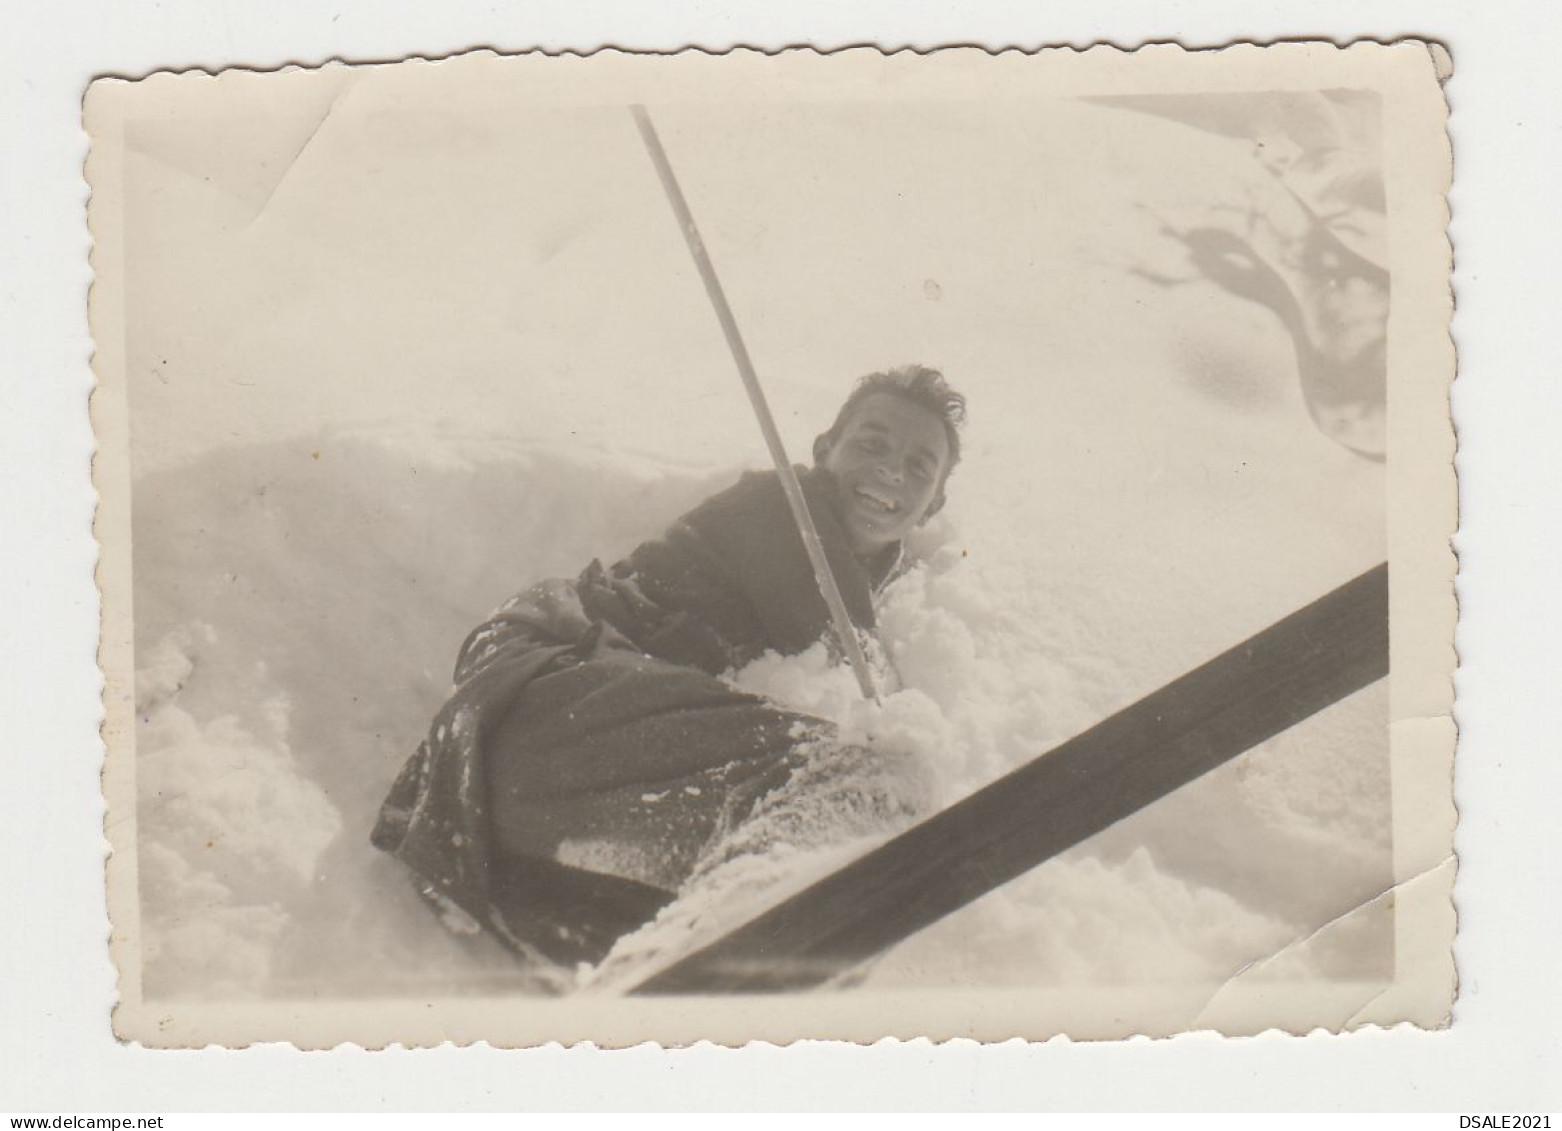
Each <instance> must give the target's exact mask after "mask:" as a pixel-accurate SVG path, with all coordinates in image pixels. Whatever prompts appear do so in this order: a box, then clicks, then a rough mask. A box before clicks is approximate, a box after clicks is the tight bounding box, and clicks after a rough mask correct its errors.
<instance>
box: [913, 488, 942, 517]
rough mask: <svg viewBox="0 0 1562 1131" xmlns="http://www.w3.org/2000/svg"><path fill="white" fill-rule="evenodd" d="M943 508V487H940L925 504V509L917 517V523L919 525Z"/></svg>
mask: <svg viewBox="0 0 1562 1131" xmlns="http://www.w3.org/2000/svg"><path fill="white" fill-rule="evenodd" d="M943 509H944V491H943V488H942V487H940V488H939V491H938V494H936V495H934V496H933V501H932V502H931V503H929V504H928V505H927V510H925V511H923V512H922V517H921V518H919V519H917V525H918V526H921V525H922V524H923V523H925V522H926V521H927V520H928V519H930V518H932V517H933V516H934V515H935V514H937V513H938V512H939V511H941V510H943Z"/></svg>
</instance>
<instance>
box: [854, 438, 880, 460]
mask: <svg viewBox="0 0 1562 1131" xmlns="http://www.w3.org/2000/svg"><path fill="white" fill-rule="evenodd" d="M857 450H858V451H861V452H866V453H868V454H869V455H875V456H876V455H878V454H879V453H880V452H882V451H883V450H884V441H883V440H879V439H873V438H866V437H865V438H863V439H861V440H858V441H857Z"/></svg>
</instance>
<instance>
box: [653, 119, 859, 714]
mask: <svg viewBox="0 0 1562 1131" xmlns="http://www.w3.org/2000/svg"><path fill="white" fill-rule="evenodd" d="M630 112H631V113H632V114H633V115H634V118H635V125H636V126H638V127H639V128H640V137H641V138H642V139H643V140H644V142H645V148H646V151H647V152H648V153H650V155H651V163H652V164H653V165H655V166H656V175H657V177H658V178H660V179H661V182H662V189H663V191H664V192H666V194H667V203H668V204H670V205H672V210H673V215H674V216H676V217H677V218H678V227H679V229H680V230H681V231H682V232H683V242H684V243H685V244H687V245H688V248H689V254H690V255H691V256H692V257H693V258H694V266H695V267H696V268H697V269H698V270H699V273H700V279H701V281H703V282H704V284H705V293H706V295H708V296H709V297H710V301H711V306H713V307H714V308H715V310H716V320H717V321H718V322H720V323H721V332H722V333H723V334H724V335H725V336H726V339H727V348H728V349H729V350H731V351H732V360H733V361H735V362H736V363H737V366H738V375H739V376H740V377H742V378H743V387H744V388H745V389H747V390H748V399H749V401H750V402H751V403H752V404H753V406H754V415H755V416H757V417H758V418H759V429H760V431H761V432H763V433H764V434H765V444H766V445H767V446H768V447H769V448H770V458H771V461H772V462H774V464H775V465H776V472H777V473H778V474H779V475H780V477H781V489H782V491H784V492H785V494H786V501H787V504H788V505H789V506H790V507H791V508H792V520H793V521H794V522H796V523H797V532H798V533H799V534H801V535H802V537H803V546H804V548H805V549H807V551H808V560H809V562H810V563H811V564H812V565H813V569H814V580H815V581H816V582H817V583H818V585H819V592H820V594H821V595H822V596H823V597H824V603H825V605H826V606H827V607H828V608H829V610H830V619H831V620H832V621H833V622H834V624H835V634H836V635H837V636H839V637H840V639H841V647H842V648H843V649H844V650H845V652H846V659H847V660H848V661H849V662H850V663H851V667H852V671H853V672H855V673H856V675H857V686H859V687H860V688H862V694H863V697H864V698H867V699H871V700H873V701H874V702H877V701H878V698H879V693H878V690H877V689H876V688H875V687H874V685H873V674H872V673H871V672H870V671H869V670H868V660H867V657H866V656H864V655H863V652H862V644H861V643H860V642H859V641H858V639H857V630H856V627H855V626H854V625H853V624H852V619H851V614H850V613H848V612H847V611H846V602H845V601H844V600H843V599H842V598H841V590H840V587H839V586H838V585H837V584H836V583H835V574H833V573H832V572H831V571H830V561H829V559H828V558H827V557H825V553H824V546H823V545H822V544H821V543H820V541H819V530H818V528H817V527H815V526H814V520H813V515H811V514H810V513H809V511H808V501H807V500H806V499H805V498H803V488H802V485H801V484H800V483H798V481H797V474H796V473H795V472H794V471H793V470H792V463H791V461H790V460H789V459H787V456H786V448H785V446H784V445H783V444H782V443H781V433H780V432H779V431H777V430H776V422H775V418H774V417H773V416H771V415H770V405H769V403H768V402H767V401H766V400H765V391H764V390H763V389H762V388H760V385H759V376H758V375H757V374H756V373H755V372H754V363H753V362H752V361H751V360H750V359H749V356H748V348H747V347H746V346H745V345H744V344H743V337H742V335H741V334H739V333H738V324H737V320H736V319H735V318H733V316H732V308H731V307H730V306H728V305H727V296H726V293H725V292H724V291H723V290H722V289H721V280H720V279H718V278H717V277H716V267H715V265H714V264H713V263H711V260H710V256H709V255H708V254H707V253H706V251H705V241H704V240H702V239H701V238H700V230H699V228H698V227H697V226H696V225H695V223H694V215H693V213H691V212H690V211H689V203H688V201H686V200H685V199H684V197H683V190H682V189H681V188H679V187H678V178H677V176H676V175H675V174H674V173H673V167H672V165H671V164H670V163H669V162H668V160H667V151H666V150H664V149H663V148H662V141H661V138H660V137H658V136H657V133H656V126H654V125H653V124H652V122H651V115H650V114H649V113H647V112H646V109H645V107H644V106H631V107H630Z"/></svg>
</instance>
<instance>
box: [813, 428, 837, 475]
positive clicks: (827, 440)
mask: <svg viewBox="0 0 1562 1131" xmlns="http://www.w3.org/2000/svg"><path fill="white" fill-rule="evenodd" d="M833 447H835V439H834V437H832V436H831V435H830V434H829V433H828V432H821V433H819V435H817V436H815V437H814V466H815V467H823V466H824V461H825V460H827V459H829V458H830V449H832V448H833Z"/></svg>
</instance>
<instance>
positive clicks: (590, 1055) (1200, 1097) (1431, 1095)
mask: <svg viewBox="0 0 1562 1131" xmlns="http://www.w3.org/2000/svg"><path fill="white" fill-rule="evenodd" d="M0 21H3V23H0V58H3V60H4V67H3V69H0V121H3V127H0V129H3V133H0V138H3V141H4V148H3V149H0V231H3V233H4V242H3V244H0V247H3V248H4V254H3V256H0V272H3V277H0V342H3V343H4V346H3V351H4V352H3V353H0V359H3V364H0V458H3V460H4V463H3V465H0V466H3V467H4V481H3V487H0V508H3V510H0V530H3V531H4V535H3V538H0V546H3V547H4V552H3V553H0V596H3V601H0V609H3V612H0V661H3V666H0V751H3V757H4V759H5V773H4V779H3V780H4V781H5V782H6V784H7V786H8V787H9V788H8V789H7V790H6V791H5V800H4V801H3V802H0V805H3V807H4V808H3V820H0V861H3V863H0V868H3V872H0V876H3V884H4V890H5V892H6V893H7V896H8V901H7V904H6V912H7V913H6V914H5V915H4V917H3V920H0V946H3V947H4V955H3V962H0V970H3V971H4V973H3V974H0V1016H3V1017H4V1019H5V1020H4V1024H3V1035H0V1042H3V1043H0V1110H9V1111H50V1112H62V1111H63V1112H68V1111H82V1112H85V1111H114V1110H117V1111H157V1110H201V1109H207V1110H209V1109H218V1110H221V1109H235V1110H259V1109H264V1108H283V1109H324V1108H333V1107H337V1108H344V1109H349V1110H362V1109H370V1108H376V1107H383V1108H386V1109H390V1110H410V1109H420V1108H429V1109H446V1108H455V1109H460V1108H478V1109H482V1108H500V1109H503V1108H510V1109H516V1108H520V1109H559V1108H566V1109H567V1108H637V1107H661V1108H679V1107H693V1108H717V1109H720V1108H732V1107H760V1108H764V1107H815V1106H835V1107H893V1108H902V1107H904V1108H929V1107H931V1108H966V1107H975V1108H979V1107H1000V1108H1002V1107H1009V1108H1013V1107H1021V1108H1054V1109H1062V1110H1069V1109H1074V1110H1078V1109H1089V1108H1093V1107H1099V1108H1109V1109H1110V1108H1124V1107H1131V1108H1148V1109H1152V1110H1153V1109H1164V1108H1182V1107H1188V1108H1195V1109H1197V1108H1207V1107H1214V1108H1222V1107H1234V1108H1259V1109H1262V1108H1279V1109H1286V1108H1318V1107H1321V1108H1336V1107H1339V1108H1379V1107H1381V1108H1387V1109H1409V1108H1431V1109H1456V1110H1462V1111H1490V1110H1509V1111H1512V1110H1545V1109H1548V1108H1549V1109H1557V1108H1558V1107H1562V1084H1559V1083H1558V1081H1559V1080H1562V1022H1559V1021H1558V1019H1557V1011H1558V1010H1559V1009H1562V989H1559V987H1562V976H1559V974H1558V972H1557V970H1558V963H1557V949H1558V942H1559V940H1562V911H1559V903H1558V900H1557V898H1556V893H1557V892H1558V891H1559V890H1562V875H1559V863H1558V853H1557V851H1556V847H1557V844H1556V842H1557V834H1556V832H1555V831H1554V830H1555V824H1554V819H1553V812H1554V808H1555V805H1556V804H1557V799H1558V798H1562V788H1559V787H1562V771H1559V765H1558V763H1559V759H1558V757H1557V753H1558V751H1557V746H1558V742H1557V740H1556V739H1555V737H1553V731H1552V728H1550V727H1548V726H1547V725H1546V723H1547V722H1549V717H1548V715H1549V713H1548V712H1547V708H1548V707H1549V705H1550V702H1551V699H1552V696H1551V695H1549V694H1548V692H1549V689H1550V683H1551V679H1550V677H1551V675H1552V673H1553V672H1554V671H1555V670H1556V664H1555V662H1554V660H1553V658H1552V657H1553V649H1554V645H1553V644H1552V640H1553V639H1555V638H1556V636H1557V634H1558V630H1559V629H1562V624H1559V623H1558V620H1559V617H1558V608H1557V600H1556V597H1555V596H1554V593H1553V592H1552V590H1551V587H1550V586H1549V585H1548V584H1547V583H1548V582H1550V581H1551V580H1552V578H1553V576H1554V575H1555V573H1556V569H1555V563H1556V562H1557V561H1558V545H1557V541H1558V536H1557V533H1556V527H1555V524H1554V522H1552V521H1551V519H1552V515H1553V513H1554V510H1555V506H1554V502H1553V500H1554V499H1555V498H1556V487H1557V479H1558V475H1557V473H1556V470H1555V467H1554V465H1553V460H1552V459H1551V448H1552V445H1550V444H1548V443H1547V442H1546V441H1547V439H1548V438H1549V436H1550V433H1551V431H1552V423H1551V422H1552V421H1553V420H1555V419H1557V418H1558V416H1559V415H1562V414H1559V413H1558V412H1557V409H1558V408H1562V404H1559V403H1558V402H1559V401H1562V396H1559V393H1558V390H1557V386H1556V382H1555V378H1554V376H1553V374H1554V371H1555V360H1554V358H1555V356H1556V348H1555V347H1556V342H1555V340H1554V339H1555V334H1554V330H1553V327H1554V326H1555V325H1556V324H1557V321H1558V319H1557V315H1556V312H1555V295H1556V287H1555V285H1554V283H1553V282H1552V278H1553V271H1552V268H1553V266H1554V264H1555V263H1556V262H1557V258H1558V255H1557V253H1558V251H1559V250H1562V249H1559V248H1558V247H1557V243H1558V231H1557V227H1558V225H1557V221H1556V217H1555V211H1556V209H1555V202H1554V197H1555V195H1556V184H1557V177H1556V158H1555V153H1556V152H1557V149H1558V146H1557V137H1556V135H1557V133H1558V125H1557V120H1556V109H1555V108H1556V106H1557V105H1558V98H1557V95H1558V89H1557V87H1558V83H1557V79H1556V75H1555V73H1554V68H1555V63H1554V59H1553V58H1552V53H1551V52H1550V51H1549V50H1548V48H1549V46H1550V42H1549V40H1550V39H1551V37H1553V36H1554V35H1555V31H1556V30H1557V27H1558V25H1559V24H1562V18H1559V17H1557V16H1556V15H1554V14H1553V12H1552V10H1551V9H1550V8H1548V7H1545V6H1542V5H1540V4H1523V3H1517V2H1513V3H1502V4H1488V5H1485V6H1482V8H1481V9H1480V10H1478V11H1477V10H1475V9H1471V8H1465V7H1464V6H1461V5H1456V4H1453V3H1432V2H1428V0H1422V2H1420V3H1417V4H1414V5H1409V4H1387V3H1378V4H1370V5H1361V4H1356V5H1348V4H1335V3H1319V4H1312V5H1307V6H1302V5H1297V4H1255V3H1224V2H1220V3H1217V2H1211V3H1205V4H1200V5H1198V6H1196V7H1195V6H1193V5H1189V4H1176V3H1164V2H1163V3H1160V4H1134V5H1127V4H1120V5H1114V6H1112V7H1111V8H1110V10H1102V6H1100V5H1092V4H1089V3H1070V4H1052V5H1049V6H1047V7H1046V8H1042V7H1040V6H1038V5H1018V4H1013V5H998V4H990V5H975V4H968V5H963V6H961V7H960V8H958V9H956V8H955V7H954V6H950V5H947V4H889V3H884V4H876V5H875V4H857V5H851V6H845V5H841V6H838V9H837V8H836V7H827V6H825V5H817V4H816V5H805V4H798V3H794V4H790V5H785V6H782V5H769V6H767V5H762V4H743V5H723V6H721V7H720V8H718V7H717V6H714V5H709V6H707V5H693V4H691V5H684V6H682V7H679V8H668V9H666V10H658V11H656V12H652V11H650V10H644V11H637V10H635V9H633V8H631V7H630V6H629V5H606V4H556V5H542V4H533V5H515V6H513V7H510V8H500V7H499V6H496V5H487V4H481V3H447V4H442V5H438V6H435V5H422V4H412V3H400V2H397V3H383V2H382V3H376V4H369V3H363V4H338V5H332V6H329V7H327V6H318V7H315V8H313V9H310V8H309V7H307V6H306V5H303V4H300V3H286V4H270V5H259V4H254V5H240V4H233V3H210V4H205V5H198V4H193V3H179V4H173V3H166V4H143V5H140V6H138V7H136V8H134V9H131V8H129V7H128V6H123V5H110V4H106V3H105V4H91V3H72V4H60V5H55V6H51V7H48V8H43V7H39V8H38V9H37V10H36V11H24V10H22V9H21V8H20V6H16V7H13V8H8V9H7V10H6V12H5V14H4V15H0ZM1411 34H1415V35H1423V36H1427V37H1431V38H1436V39H1440V40H1441V41H1443V42H1444V43H1445V44H1446V45H1447V46H1448V47H1449V48H1450V49H1451V51H1452V53H1453V56H1454V63H1455V78H1454V80H1453V82H1452V84H1451V87H1450V96H1451V100H1452V103H1453V118H1452V122H1451V129H1452V132H1453V136H1454V146H1455V161H1456V169H1455V179H1456V185H1455V189H1454V195H1453V211H1454V217H1455V218H1454V229H1453V233H1454V242H1455V250H1456V256H1457V275H1456V287H1457V289H1458V299H1459V314H1458V318H1457V321H1456V323H1455V336H1456V339H1457V340H1458V343H1459V347H1460V351H1461V365H1462V378H1461V382H1460V384H1459V386H1458V388H1457V390H1456V394H1455V405H1456V410H1457V423H1458V427H1459V431H1460V436H1461V444H1462V453H1461V457H1460V469H1461V473H1462V476H1463V487H1462V491H1463V496H1462V497H1463V503H1464V506H1465V514H1464V528H1463V531H1462V533H1461V535H1460V538H1459V549H1460V551H1461V554H1462V555H1463V570H1464V573H1463V575H1462V578H1461V582H1460V595H1461V600H1462V602H1463V607H1464V621H1463V624H1462V626H1461V629H1460V636H1459V646H1460V651H1461V655H1462V659H1463V667H1462V669H1461V673H1460V676H1459V683H1458V688H1459V696H1460V704H1459V708H1458V721H1459V723H1460V725H1461V728H1462V731H1463V737H1462V745H1461V748H1460V755H1459V757H1460V771H1459V779H1458V783H1457V797H1458V801H1459V804H1460V807H1461V810H1462V813H1463V823H1462V825H1461V829H1460V833H1459V839H1458V844H1459V848H1460V851H1461V856H1462V871H1461V876H1460V882H1459V887H1458V892H1457V896H1458V901H1459V905H1460V911H1461V915H1462V919H1463V922H1462V931H1461V936H1460V941H1459V944H1458V959H1459V964H1460V968H1461V974H1462V981H1463V986H1462V991H1461V996H1460V1000H1459V1003H1458V1006H1457V1007H1456V1012H1455V1025H1454V1028H1453V1030H1452V1031H1450V1032H1446V1033H1432V1034H1425V1033H1416V1032H1411V1031H1398V1032H1389V1033H1382V1032H1373V1033H1360V1034H1356V1035H1353V1036H1350V1037H1346V1038H1331V1037H1325V1036H1322V1035H1320V1036H1315V1037H1310V1038H1305V1039H1293V1038H1281V1037H1274V1038H1264V1039H1259V1040H1250V1041H1236V1042H1222V1041H1220V1040H1219V1039H1218V1038H1214V1037H1208V1036H1194V1037H1186V1038H1181V1039H1178V1040H1174V1041H1170V1042H1160V1043H1153V1044H1152V1043H1149V1042H1137V1043H1132V1044H1127V1045H1073V1046H1070V1045H1065V1044H1059V1043H1053V1044H1051V1045H1047V1046H1037V1047H1029V1048H1027V1047H1025V1046H1022V1045H1019V1044H1010V1045H1006V1046H1000V1047H996V1048H987V1049H979V1048H977V1047H975V1046H973V1045H970V1044H953V1045H949V1046H945V1047H942V1048H933V1047H931V1046H928V1045H926V1044H925V1043H917V1044H910V1045H887V1044H886V1045H881V1046H879V1047H876V1048H871V1049H860V1048H842V1047H832V1046H823V1045H810V1046H798V1047H794V1048H790V1049H774V1048H750V1049H746V1050H742V1051H741V1052H732V1051H727V1050H717V1049H710V1048H702V1049H696V1050H692V1051H681V1052H677V1051H675V1052H665V1051H662V1050H657V1049H645V1048H642V1049H638V1050H631V1051H628V1052H620V1053H602V1052H598V1051H596V1050H589V1049H575V1050H562V1049H558V1048H551V1049H543V1050H535V1051H531V1052H526V1053H505V1052H496V1051H493V1050H488V1049H480V1050H451V1049H445V1050H438V1051H434V1052H416V1053H411V1052H404V1051H391V1052H387V1053H383V1054H366V1053H363V1052H360V1051H356V1050H345V1049H344V1050H338V1051H335V1052H332V1053H329V1054H312V1055H304V1054H298V1053H295V1052H293V1051H291V1050H287V1049H279V1048H265V1049H251V1050H246V1051H243V1052H220V1051H208V1052H201V1053H172V1054H171V1053H150V1052H146V1051H144V1050H139V1049H132V1048H125V1047H119V1046H117V1045H115V1043H114V1042H113V1040H112V1038H111V1036H110V1034H109V1030H108V1023H107V1010H108V1008H109V1004H110V1003H111V1001H112V999H113V992H114V989H113V971H112V969H111V967H110V966H109V965H108V962H107V959H106V956H105V955H106V952H105V949H104V946H103V941H104V938H105V937H106V934H107V931H108V922H107V918H106V916H105V914H104V910H103V903H102V888H101V879H100V876H101V873H100V868H101V854H102V845H101V843H100V842H98V841H96V839H95V838H93V837H92V836H90V835H86V830H88V829H90V828H91V827H92V826H94V825H95V824H96V822H97V821H98V820H99V815H100V813H101V805H100V802H99V801H98V793H97V783H96V774H97V768H98V764H99V760H100V758H101V748H100V746H99V744H98V742H97V737H96V733H95V731H96V721H97V717H98V707H97V696H98V676H97V672H96V670H95V668H94V666H93V663H92V653H93V648H94V644H95V637H96V594H95V591H94V589H93V587H92V584H91V567H92V562H93V558H94V552H95V551H94V547H93V543H92V540H91V537H90V532H89V525H88V524H89V522H90V517H91V512H92V506H93V495H92V491H91V486H90V480H89V477H88V462H87V461H88V454H89V452H90V450H91V434H90V429H89V427H88V423H87V418H86V411H85V402H86V396H87V393H88V391H89V389H90V384H91V378H90V373H89V372H88V369H87V359H88V357H89V355H90V343H89V339H88V336H87V329H86V317H85V304H84V297H85V291H86V287H87V285H88V283H89V279H90V276H89V273H88V270H87V266H86V251H87V238H86V229H85V222H84V208H83V206H84V203H85V197H86V186H85V184H84V182H83V181H82V180H81V178H80V166H81V161H82V158H83V157H84V155H85V147H86V139H85V136H84V135H83V134H82V132H81V130H80V127H79V120H78V111H79V99H80V96H81V92H82V90H83V89H84V88H85V85H86V83H87V82H88V81H89V80H90V79H91V78H92V77H93V76H95V75H98V74H120V75H126V76H136V75H141V74H144V73H145V72H147V71H149V70H152V69H155V68H158V67H173V68H181V69H182V68H185V67H190V66H201V67H205V68H208V69H212V70H215V69H219V68H221V67H223V66H228V65H253V66H258V67H272V66H275V65H277V64H278V63H281V62H285V61H296V62H299V63H303V64H314V63H319V62H322V61H324V60H326V59H329V58H333V57H342V58H346V59H350V60H383V59H393V58H399V57H401V56H404V55H406V54H409V53H417V54H422V55H428V56H439V55H444V54H448V53H451V52H454V51H459V50H463V49H467V48H471V47H476V46H492V47H495V48H498V49H500V50H520V49H524V48H527V47H533V46H541V47H543V48H546V49H551V50H558V49H565V48H575V49H581V50H586V49H590V48H592V47H595V46H599V45H602V44H615V45H619V46H624V47H633V48H641V49H671V48H675V47H679V46H683V45H685V44H689V43H696V44H700V45H703V46H706V47H709V48H713V49H720V48H724V47H727V46H730V45H732V44H735V43H742V44H750V45H757V46H763V47H780V46H784V45H790V44H797V43H812V44H814V45H817V46H821V47H832V46H841V45H846V44H855V43H866V42H875V43H878V44H879V45H881V46H885V47H896V46H901V45H905V44H910V45H912V46H915V47H918V48H927V47H932V46H936V45H939V44H945V43H970V42H981V43H984V44H987V45H992V46H997V45H1007V44H1015V45H1019V46H1022V47H1035V46H1039V45H1042V44H1049V43H1065V42H1066V43H1071V44H1075V45H1085V44H1088V43H1092V42H1097V41H1112V42H1116V43H1118V44H1121V45H1125V46H1130V45H1134V44H1138V43H1141V42H1145V41H1153V40H1162V39H1172V38H1176V39H1179V40H1180V41H1181V42H1183V43H1185V44H1188V45H1193V46H1211V45H1216V44H1221V43H1225V42H1229V41H1231V40H1233V39H1249V40H1257V41H1266V40H1270V39H1274V38H1280V37H1288V36H1289V37H1316V36H1319V35H1326V36H1328V37H1330V38H1334V39H1336V40H1338V41H1341V42H1344V41H1347V40H1349V39H1352V38H1358V37H1362V36H1366V37H1370V38H1377V39H1391V38H1395V37H1398V36H1401V35H1411ZM1548 410H1549V411H1548Z"/></svg>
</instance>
